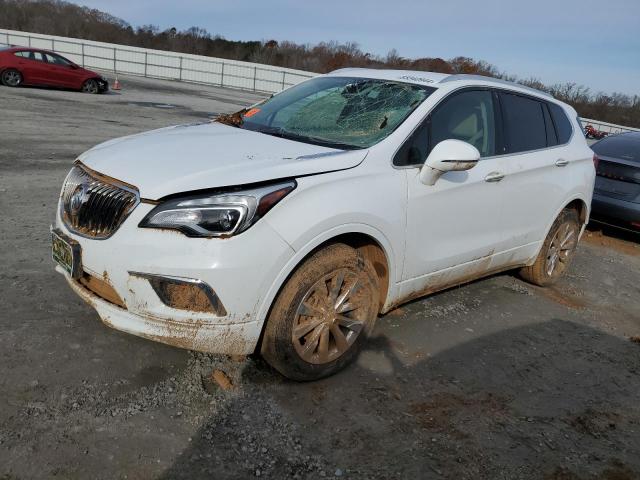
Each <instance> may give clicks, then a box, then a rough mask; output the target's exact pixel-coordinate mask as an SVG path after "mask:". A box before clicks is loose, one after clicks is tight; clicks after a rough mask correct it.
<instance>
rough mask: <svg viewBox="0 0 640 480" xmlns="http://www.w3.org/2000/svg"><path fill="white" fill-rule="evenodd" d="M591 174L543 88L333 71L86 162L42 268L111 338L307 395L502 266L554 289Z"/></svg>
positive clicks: (63, 205) (71, 185) (584, 213)
mask: <svg viewBox="0 0 640 480" xmlns="http://www.w3.org/2000/svg"><path fill="white" fill-rule="evenodd" d="M594 178H595V170H594V164H593V152H592V151H591V150H590V149H589V147H588V146H587V144H586V142H585V139H584V137H583V135H582V134H581V130H580V125H579V123H578V120H577V114H576V112H575V111H574V110H573V109H572V108H571V107H570V106H568V105H565V104H563V103H561V102H559V101H557V100H555V99H554V98H552V97H551V96H549V95H547V94H545V93H543V92H540V91H537V90H532V89H529V88H526V87H523V86H521V85H517V84H513V83H508V82H503V81H499V80H495V79H491V78H486V77H479V76H468V75H443V74H436V73H426V72H407V71H391V70H380V71H379V70H368V69H343V70H339V71H335V72H333V73H330V74H328V75H322V76H318V77H315V78H313V79H310V80H307V81H305V82H303V83H300V84H298V85H296V86H294V87H291V88H289V89H287V90H285V91H283V92H282V93H280V94H278V95H275V96H273V97H272V98H270V99H268V100H266V101H264V102H262V103H260V104H257V105H254V106H253V107H252V108H249V109H245V110H243V111H242V112H239V113H237V114H235V115H229V116H221V117H220V118H219V119H218V121H216V122H211V123H206V124H198V125H181V126H175V127H169V128H164V129H161V130H156V131H153V132H147V133H142V134H139V135H132V136H129V137H124V138H120V139H116V140H112V141H108V142H106V143H103V144H101V145H98V146H96V147H94V148H92V149H91V150H89V151H88V152H86V153H84V154H82V155H81V156H80V157H79V159H78V160H77V162H76V163H75V165H74V166H73V168H72V170H71V172H70V173H69V175H68V176H67V178H66V180H65V183H64V186H63V188H62V193H61V196H60V203H59V209H58V213H57V219H56V225H55V227H54V228H53V230H52V235H53V256H54V259H55V260H56V261H57V262H58V266H57V269H58V271H59V272H60V273H62V274H63V275H64V276H65V278H66V279H67V281H68V282H69V284H70V285H71V287H72V288H73V290H75V292H76V293H77V294H78V295H80V296H81V297H82V298H83V299H84V300H86V301H87V302H88V303H89V304H91V305H92V306H93V307H94V308H95V309H96V310H97V311H98V314H99V315H100V317H101V318H102V320H103V321H104V323H106V324H107V325H109V326H111V327H113V328H116V329H118V330H122V331H125V332H129V333H132V334H135V335H140V336H142V337H146V338H149V339H152V340H157V341H160V342H164V343H168V344H171V345H175V346H179V347H183V348H188V349H193V350H199V351H205V352H213V353H222V354H252V353H256V352H260V353H261V354H262V355H263V356H264V358H266V360H267V361H268V362H269V363H270V364H271V365H272V366H274V367H275V368H276V369H277V370H279V371H280V372H281V373H282V374H284V375H285V376H287V377H289V378H292V379H296V380H312V379H317V378H321V377H323V376H326V375H330V374H332V373H334V372H336V371H338V370H340V369H341V368H343V367H344V366H345V365H346V364H348V363H349V362H350V361H352V360H353V359H354V357H355V356H356V355H357V353H358V350H359V349H360V347H361V346H362V345H363V343H364V342H365V340H366V337H367V335H368V334H369V333H370V332H371V331H372V329H373V326H374V323H375V321H376V318H377V317H378V315H380V314H384V313H386V312H388V311H390V310H391V309H393V308H394V307H396V306H397V305H398V304H400V303H402V302H406V301H407V300H410V299H413V298H416V297H420V296H422V295H425V294H428V293H431V292H435V291H437V290H441V289H444V288H447V287H451V286H453V285H458V284H462V283H464V282H468V281H470V280H473V279H476V278H479V277H482V276H485V275H489V274H492V273H495V272H499V271H504V270H509V269H520V274H521V276H522V277H523V278H525V279H526V280H528V281H530V282H533V283H535V284H538V285H549V284H551V283H553V282H554V281H556V280H557V279H558V277H559V276H560V275H562V273H563V272H564V271H565V270H566V268H567V266H568V265H569V261H570V260H571V258H572V255H573V253H574V250H575V248H576V245H577V243H578V239H579V237H580V235H581V234H582V231H583V229H584V226H585V224H586V223H587V220H588V217H589V210H590V202H591V196H592V193H593V192H592V191H593V185H594Z"/></svg>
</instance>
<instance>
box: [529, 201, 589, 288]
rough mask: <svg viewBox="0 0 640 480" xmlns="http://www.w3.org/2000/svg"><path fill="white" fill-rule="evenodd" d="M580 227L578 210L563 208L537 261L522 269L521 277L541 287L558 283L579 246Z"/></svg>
mask: <svg viewBox="0 0 640 480" xmlns="http://www.w3.org/2000/svg"><path fill="white" fill-rule="evenodd" d="M580 227H581V225H580V219H579V218H578V212H576V211H575V210H573V209H565V210H563V211H562V212H561V213H560V215H558V218H556V220H555V222H553V225H552V226H551V229H550V230H549V234H548V235H547V238H546V239H545V241H544V243H543V244H542V248H541V249H540V253H539V254H538V257H537V258H536V261H535V262H534V264H533V265H530V266H528V267H524V268H522V269H520V272H519V273H520V277H522V278H523V279H524V280H526V281H527V282H530V283H533V284H535V285H539V286H541V287H546V286H549V285H553V284H554V283H556V282H557V281H558V280H559V279H560V277H562V275H563V274H564V272H566V270H567V268H569V265H570V264H571V260H572V259H573V256H574V253H575V250H576V247H577V246H578V235H579V234H580Z"/></svg>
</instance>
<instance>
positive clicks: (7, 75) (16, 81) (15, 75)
mask: <svg viewBox="0 0 640 480" xmlns="http://www.w3.org/2000/svg"><path fill="white" fill-rule="evenodd" d="M22 80H23V78H22V74H21V73H20V72H19V71H17V70H14V69H13V68H9V69H7V70H5V71H4V72H2V84H3V85H6V86H7V87H18V86H19V85H20V84H21V83H22Z"/></svg>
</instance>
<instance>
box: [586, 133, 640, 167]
mask: <svg viewBox="0 0 640 480" xmlns="http://www.w3.org/2000/svg"><path fill="white" fill-rule="evenodd" d="M591 149H592V150H593V151H594V152H596V153H597V154H598V155H600V156H603V157H612V158H619V159H621V160H631V161H632V162H638V163H640V134H638V135H636V134H622V135H617V136H615V137H609V138H605V139H603V140H600V141H599V142H598V143H595V144H593V145H592V146H591Z"/></svg>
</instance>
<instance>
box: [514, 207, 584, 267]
mask: <svg viewBox="0 0 640 480" xmlns="http://www.w3.org/2000/svg"><path fill="white" fill-rule="evenodd" d="M565 209H572V210H576V211H577V212H578V219H579V220H580V224H581V229H580V236H582V232H584V229H585V227H586V226H587V222H588V221H589V206H588V204H587V202H586V201H585V199H584V197H583V196H581V195H576V196H574V197H571V198H570V199H569V200H567V201H565V202H563V204H562V207H560V208H559V209H558V210H557V211H556V212H555V215H553V217H552V218H551V221H550V222H549V223H548V224H547V227H546V228H545V231H544V232H545V233H544V236H543V237H542V241H541V242H540V248H539V249H538V251H537V252H536V254H535V255H534V256H533V257H532V258H531V259H530V261H529V262H528V263H527V265H530V264H532V263H533V262H535V260H536V258H538V255H539V254H540V249H541V248H542V246H543V244H544V240H545V239H546V238H547V236H548V235H549V232H550V231H551V227H553V224H554V222H555V221H556V218H558V215H560V213H562V211H563V210H565Z"/></svg>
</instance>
